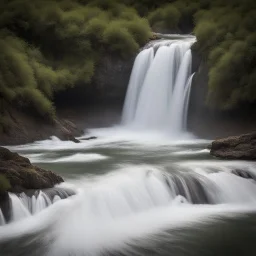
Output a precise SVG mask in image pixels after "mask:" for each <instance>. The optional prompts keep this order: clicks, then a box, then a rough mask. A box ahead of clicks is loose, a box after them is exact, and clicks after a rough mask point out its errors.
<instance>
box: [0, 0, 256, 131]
mask: <svg viewBox="0 0 256 256" xmlns="http://www.w3.org/2000/svg"><path fill="white" fill-rule="evenodd" d="M0 10H1V11H0V101H1V100H4V101H6V102H8V105H15V106H17V105H18V106H19V107H20V106H28V107H33V109H35V110H36V111H37V112H38V113H39V114H40V115H42V116H47V117H50V118H53V117H54V115H55V108H54V97H55V94H56V93H58V91H60V90H65V89H67V88H69V87H74V86H77V85H79V86H81V85H84V86H86V84H88V83H90V81H91V79H92V77H93V75H94V67H95V65H97V61H98V60H100V59H101V56H102V55H104V54H105V53H106V52H111V53H115V54H118V55H120V56H122V57H128V56H131V55H134V54H136V52H137V51H138V50H139V47H141V46H143V45H144V44H145V43H146V42H147V41H148V40H149V38H150V35H151V29H150V26H151V27H152V29H153V30H167V31H177V32H178V31H179V30H181V27H182V25H183V26H184V24H185V26H187V24H193V25H195V29H194V34H195V35H196V36H197V44H196V48H197V49H198V50H199V52H200V53H201V55H202V56H203V58H204V59H205V60H207V61H208V64H209V67H210V72H209V95H208V103H209V104H210V105H212V106H213V107H218V108H221V109H223V108H225V109H226V108H234V107H236V106H238V105H239V104H240V102H247V101H248V102H252V101H255V100H256V93H255V86H254V81H255V66H256V57H255V56H256V34H255V24H256V6H255V1H254V0H243V1H241V0H226V1H223V0H215V1H210V0H171V1H168V0H158V1H154V0H141V1H136V0H120V1H118V0H93V1H90V0H72V1H71V0H58V1H52V0H35V1H31V0H11V1H7V0H3V1H1V2H0ZM143 17H147V19H146V18H143ZM149 24H150V25H149ZM1 123H6V121H3V120H2V121H1V120H0V126H1ZM3 126H4V125H2V127H3Z"/></svg>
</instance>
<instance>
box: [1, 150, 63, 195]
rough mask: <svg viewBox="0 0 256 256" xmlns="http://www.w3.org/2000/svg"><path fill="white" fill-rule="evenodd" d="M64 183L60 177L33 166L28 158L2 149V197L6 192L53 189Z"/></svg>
mask: <svg viewBox="0 0 256 256" xmlns="http://www.w3.org/2000/svg"><path fill="white" fill-rule="evenodd" d="M63 181H64V180H63V179H62V178H61V177H60V176H59V175H57V174H55V173H53V172H51V171H46V170H43V169H41V168H39V167H37V166H34V165H32V164H31V163H30V161H29V159H28V158H25V157H22V156H20V155H19V154H17V153H13V152H11V151H10V150H8V149H6V148H3V147H0V197H1V194H2V195H3V194H4V193H5V192H6V191H10V192H14V193H19V192H22V191H24V190H27V189H44V188H52V187H53V186H54V185H56V184H58V183H61V182H63Z"/></svg>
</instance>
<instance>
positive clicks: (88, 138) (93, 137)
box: [82, 136, 97, 140]
mask: <svg viewBox="0 0 256 256" xmlns="http://www.w3.org/2000/svg"><path fill="white" fill-rule="evenodd" d="M96 139H97V137H95V136H91V137H87V138H84V139H82V140H96Z"/></svg>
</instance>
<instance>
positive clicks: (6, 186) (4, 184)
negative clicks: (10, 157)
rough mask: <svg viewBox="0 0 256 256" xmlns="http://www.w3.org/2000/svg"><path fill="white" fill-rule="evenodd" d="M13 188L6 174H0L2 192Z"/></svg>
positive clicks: (0, 190)
mask: <svg viewBox="0 0 256 256" xmlns="http://www.w3.org/2000/svg"><path fill="white" fill-rule="evenodd" d="M10 188H11V184H10V182H9V180H8V179H7V178H6V176H5V175H4V174H0V193H3V192H5V191H7V190H8V189H10Z"/></svg>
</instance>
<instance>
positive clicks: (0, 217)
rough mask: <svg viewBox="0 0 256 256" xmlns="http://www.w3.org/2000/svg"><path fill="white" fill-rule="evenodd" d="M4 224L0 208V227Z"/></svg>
mask: <svg viewBox="0 0 256 256" xmlns="http://www.w3.org/2000/svg"><path fill="white" fill-rule="evenodd" d="M4 224H5V219H4V215H3V212H2V210H1V208H0V226H1V225H4Z"/></svg>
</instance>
